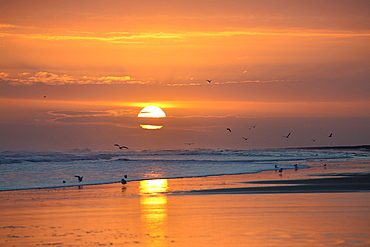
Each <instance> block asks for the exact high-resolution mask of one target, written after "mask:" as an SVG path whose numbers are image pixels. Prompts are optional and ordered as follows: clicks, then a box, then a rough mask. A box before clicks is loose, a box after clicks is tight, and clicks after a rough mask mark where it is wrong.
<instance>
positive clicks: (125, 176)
mask: <svg viewBox="0 0 370 247" xmlns="http://www.w3.org/2000/svg"><path fill="white" fill-rule="evenodd" d="M123 177H124V178H122V179H121V183H122V184H127V181H126V180H125V178H127V174H125V175H123Z"/></svg>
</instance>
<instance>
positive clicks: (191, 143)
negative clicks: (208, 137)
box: [184, 142, 194, 145]
mask: <svg viewBox="0 0 370 247" xmlns="http://www.w3.org/2000/svg"><path fill="white" fill-rule="evenodd" d="M184 144H186V145H194V143H193V142H185V143H184Z"/></svg>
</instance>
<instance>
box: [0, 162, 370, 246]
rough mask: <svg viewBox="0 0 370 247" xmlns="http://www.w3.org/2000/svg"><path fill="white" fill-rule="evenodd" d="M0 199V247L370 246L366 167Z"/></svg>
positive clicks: (343, 165) (332, 166)
mask: <svg viewBox="0 0 370 247" xmlns="http://www.w3.org/2000/svg"><path fill="white" fill-rule="evenodd" d="M310 165H313V167H312V168H310V169H298V170H296V171H295V170H285V171H283V172H282V173H279V172H277V171H269V172H262V173H257V174H241V175H226V176H215V177H207V178H187V179H169V180H167V179H161V180H147V181H140V182H139V181H131V182H129V183H128V184H126V185H125V186H123V185H122V184H109V185H97V186H83V187H69V188H60V189H38V190H20V191H7V192H0V202H1V203H0V246H370V223H369V222H370V193H369V192H370V190H369V183H370V182H369V173H370V170H369V162H368V161H361V162H348V161H346V162H345V161H341V162H340V163H335V162H332V163H328V166H327V168H326V169H325V168H324V167H323V163H314V164H310Z"/></svg>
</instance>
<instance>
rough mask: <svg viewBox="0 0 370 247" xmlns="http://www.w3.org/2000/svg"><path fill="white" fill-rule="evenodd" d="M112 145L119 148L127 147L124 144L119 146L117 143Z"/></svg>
mask: <svg viewBox="0 0 370 247" xmlns="http://www.w3.org/2000/svg"><path fill="white" fill-rule="evenodd" d="M114 146H117V147H118V148H119V149H122V148H125V149H128V147H126V146H120V145H118V144H114Z"/></svg>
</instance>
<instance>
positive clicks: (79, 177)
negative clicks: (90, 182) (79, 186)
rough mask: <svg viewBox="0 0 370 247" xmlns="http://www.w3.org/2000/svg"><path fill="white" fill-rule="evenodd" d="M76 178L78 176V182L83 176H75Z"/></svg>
mask: <svg viewBox="0 0 370 247" xmlns="http://www.w3.org/2000/svg"><path fill="white" fill-rule="evenodd" d="M75 177H76V178H78V182H81V181H82V179H83V178H84V177H83V176H75Z"/></svg>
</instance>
